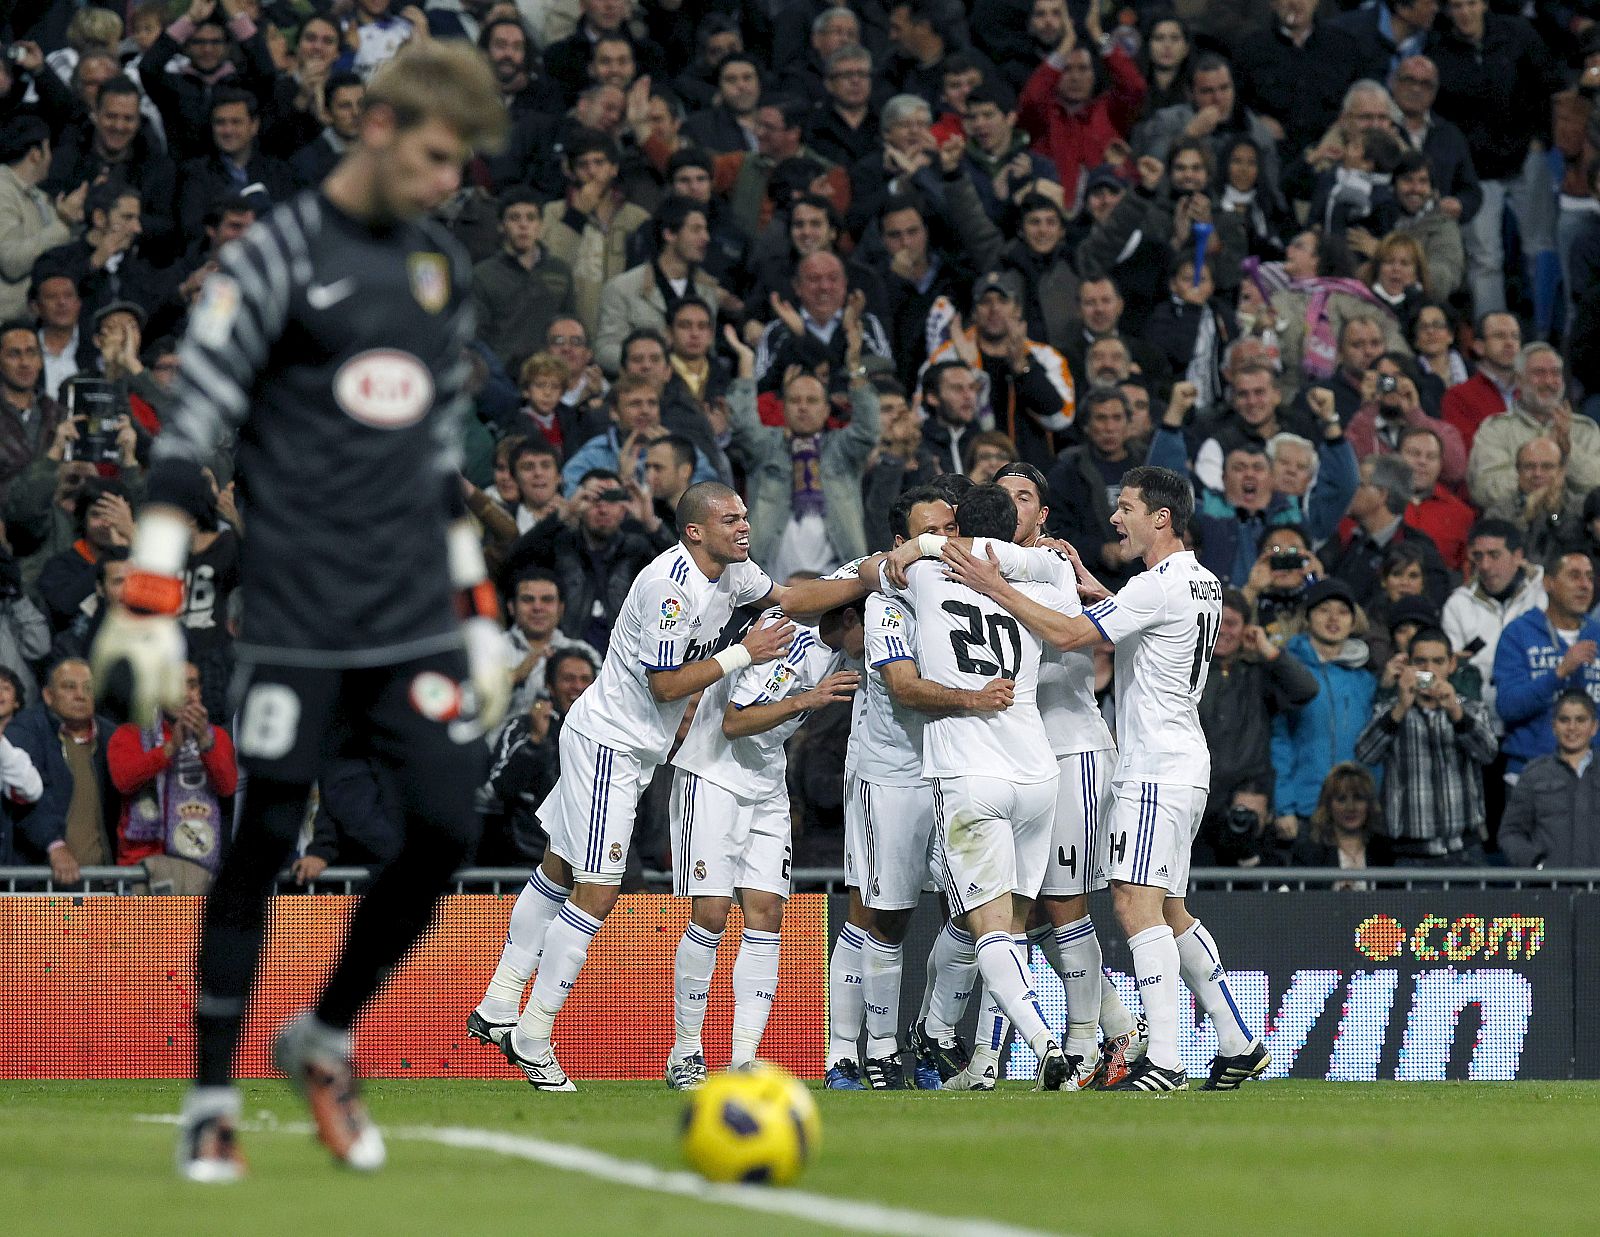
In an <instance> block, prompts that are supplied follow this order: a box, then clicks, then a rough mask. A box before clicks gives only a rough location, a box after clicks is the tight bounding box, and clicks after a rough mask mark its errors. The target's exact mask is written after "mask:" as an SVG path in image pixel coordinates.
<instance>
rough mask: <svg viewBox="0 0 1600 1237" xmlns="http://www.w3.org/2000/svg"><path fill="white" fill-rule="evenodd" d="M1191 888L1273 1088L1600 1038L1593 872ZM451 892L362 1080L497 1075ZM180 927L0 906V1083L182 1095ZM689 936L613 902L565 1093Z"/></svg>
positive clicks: (801, 899) (175, 905)
mask: <svg viewBox="0 0 1600 1237" xmlns="http://www.w3.org/2000/svg"><path fill="white" fill-rule="evenodd" d="M41 871H42V872H43V873H44V875H45V876H46V877H48V869H42V870H41V869H31V870H25V869H0V890H4V889H10V890H13V891H15V890H19V889H20V888H25V887H26V886H27V885H28V883H29V881H30V880H37V879H39V874H40V872H41ZM819 871H821V870H819ZM797 875H799V874H798V873H797ZM1195 875H1196V879H1197V881H1213V882H1220V881H1222V880H1224V879H1225V880H1227V881H1229V882H1231V883H1233V884H1235V885H1236V886H1243V885H1245V884H1246V883H1250V884H1253V885H1254V886H1255V888H1253V889H1245V888H1242V887H1241V888H1235V889H1233V890H1232V891H1228V892H1222V891H1202V892H1197V893H1195V894H1193V895H1192V896H1191V897H1190V899H1189V905H1190V907H1191V909H1192V910H1193V911H1194V912H1195V913H1196V914H1197V915H1198V916H1200V917H1201V918H1202V919H1204V920H1205V922H1206V924H1207V926H1208V927H1209V929H1210V930H1211V932H1212V934H1213V936H1215V937H1216V939H1217V941H1218V943H1219V945H1220V947H1221V949H1222V950H1223V956H1224V959H1225V961H1226V962H1227V965H1228V968H1229V972H1230V977H1231V985H1232V991H1233V994H1234V998H1235V1001H1236V1003H1237V1004H1238V1006H1239V1009H1240V1012H1241V1014H1242V1016H1243V1017H1244V1019H1245V1021H1246V1022H1247V1023H1248V1024H1249V1025H1250V1026H1251V1027H1252V1028H1253V1029H1258V1030H1262V1031H1263V1032H1264V1034H1265V1037H1266V1040H1267V1043H1268V1046H1269V1047H1270V1048H1271V1050H1272V1053H1273V1057H1274V1065H1273V1068H1272V1072H1271V1076H1274V1077H1282V1076H1294V1077H1307V1078H1311V1077H1314V1078H1329V1079H1335V1080H1342V1079H1347V1080H1370V1079H1399V1080H1420V1079H1454V1078H1473V1079H1512V1078H1567V1077H1579V1078H1600V1037H1596V1036H1595V1035H1594V1034H1593V1033H1592V1032H1588V1031H1587V1030H1585V1029H1586V1028H1592V1027H1593V1026H1595V1025H1596V1024H1597V1019H1600V893H1597V885H1600V871H1593V870H1582V871H1571V872H1552V871H1541V872H1521V873H1518V872H1511V871H1509V870H1506V869H1483V870H1481V871H1480V870H1464V869H1455V870H1449V871H1429V870H1419V869H1396V870H1387V871H1383V872H1377V871H1367V872H1363V873H1361V874H1360V878H1361V879H1362V880H1363V881H1364V882H1366V883H1367V884H1369V885H1371V886H1372V888H1368V889H1364V890H1350V889H1339V890H1335V889H1331V888H1328V887H1327V886H1330V885H1335V884H1344V883H1348V882H1349V881H1350V880H1351V879H1352V876H1353V874H1352V873H1350V872H1344V871H1337V870H1316V869H1303V870H1299V869H1279V870H1276V871H1273V872H1270V873H1268V872H1257V873H1241V872H1240V871H1239V870H1237V869H1227V870H1211V871H1197V872H1196V874H1195ZM86 876H87V877H88V878H89V879H88V882H87V884H88V885H91V886H92V885H95V884H97V883H98V884H101V885H102V886H103V887H105V888H106V889H108V890H110V889H121V890H123V891H127V890H130V889H132V888H133V887H134V886H135V885H136V884H137V882H138V881H139V880H141V879H142V877H143V870H142V869H127V868H113V869H95V870H91V871H90V872H88V873H86ZM365 877H366V873H365V872H364V871H363V870H361V869H347V870H334V869H330V870H329V871H328V872H327V873H324V878H325V880H324V881H319V886H324V885H325V884H326V878H331V879H332V880H334V881H336V882H341V883H348V885H349V886H350V887H353V888H358V887H359V885H360V884H361V883H362V882H363V881H364V879H365ZM457 879H458V887H459V888H474V887H475V888H485V887H492V888H494V889H496V890H498V894H495V893H490V894H469V893H462V894H455V895H452V896H450V897H449V898H447V899H446V900H445V903H444V905H443V907H442V909H441V913H440V917H439V921H438V923H437V924H436V925H435V927H434V929H433V931H432V932H431V933H430V934H429V936H428V937H427V938H426V939H425V940H424V941H423V942H422V943H421V944H419V946H418V947H417V949H416V950H415V951H414V952H413V953H412V954H411V955H410V956H409V957H408V959H407V960H406V962H405V964H404V965H403V967H402V968H401V970H400V971H399V972H398V974H397V975H396V977H395V980H394V981H393V983H391V985H390V986H389V988H388V990H387V991H386V992H385V993H384V994H383V995H382V996H381V997H380V998H379V1000H378V1001H377V1003H376V1004H375V1006H374V1008H373V1010H372V1011H371V1014H370V1015H369V1019H368V1021H371V1020H372V1019H377V1020H378V1024H379V1025H383V1026H384V1027H386V1028H394V1027H399V1028H402V1029H403V1033H401V1034H388V1033H386V1034H385V1035H384V1036H382V1037H376V1036H374V1037H370V1038H369V1037H367V1036H365V1035H362V1034H361V1033H360V1028H359V1027H358V1035H357V1044H358V1058H359V1061H360V1065H361V1068H362V1069H363V1070H364V1071H365V1072H367V1073H368V1074H370V1075H375V1076H381V1077H403V1076H407V1075H413V1076H432V1077H442V1076H450V1075H452V1074H454V1075H460V1076H463V1077H499V1076H505V1073H506V1069H505V1066H504V1065H503V1063H501V1062H500V1061H499V1060H498V1058H497V1057H495V1056H494V1055H493V1054H492V1053H490V1052H489V1051H488V1050H487V1049H484V1048H482V1047H480V1046H479V1045H476V1044H474V1043H471V1042H469V1041H467V1040H466V1039H465V1036H464V1027H463V1023H464V1019H465V1015H466V1011H467V1010H468V1009H470V1008H471V1006H472V1004H473V1003H475V1002H476V1000H477V999H478V996H479V994H480V993H481V990H482V985H483V983H484V982H485V980H486V978H487V976H488V975H489V973H490V972H491V970H492V969H493V966H494V963H495V960H496V958H497V957H498V955H499V949H500V944H501V941H502V940H503V939H504V934H505V925H506V921H507V919H508V918H509V915H510V910H511V905H512V902H513V900H514V899H513V895H514V893H515V892H516V891H517V890H518V889H519V888H520V886H521V884H522V882H523V881H524V880H525V879H526V873H525V872H523V871H520V870H517V869H477V870H467V871H463V872H461V873H459V874H458V877H457ZM1317 884H1320V885H1322V886H1324V887H1323V888H1320V889H1318V888H1313V887H1312V886H1313V885H1317ZM354 903H355V899H354V897H352V896H349V895H348V894H339V895H327V896H316V897H283V898H280V899H278V900H277V902H276V903H275V912H274V925H273V933H272V937H271V941H270V943H269V947H268V957H267V962H266V967H265V970H264V974H265V976H266V980H265V982H264V983H263V985H262V989H261V992H260V994H259V996H258V998H257V1004H256V1008H255V1012H254V1015H253V1017H252V1019H251V1022H250V1024H249V1026H248V1027H247V1031H246V1036H245V1042H244V1045H243V1048H242V1051H241V1054H240V1071H241V1073H242V1074H243V1075H245V1076H247V1077H253V1076H261V1075H265V1074H267V1073H269V1072H270V1067H269V1065H268V1062H267V1039H268V1036H269V1034H270V1031H271V1028H272V1027H273V1026H275V1025H276V1023H277V1022H278V1021H280V1020H281V1019H282V1018H283V1017H285V1016H287V1015H288V1014H289V1013H290V1012H292V1011H293V1010H295V1009H297V1008H299V1007H300V1006H301V1005H302V1004H304V1002H305V1001H306V1000H307V998H308V996H309V994H310V993H311V992H312V991H313V990H314V989H315V986H316V984H317V982H318V980H319V979H320V978H321V976H322V975H324V974H325V973H326V969H327V966H328V965H329V962H330V960H331V958H332V956H333V954H334V952H335V949H336V946H337V942H338V939H339V936H340V933H341V932H342V929H343V925H344V923H345V921H346V919H347V918H348V915H349V913H350V909H351V907H353V905H354ZM847 906H848V904H847V902H846V899H845V898H844V897H843V896H842V895H840V894H833V895H831V896H827V897H824V896H822V895H818V894H800V895H797V896H796V897H795V898H794V900H793V902H792V903H791V910H790V912H789V914H788V916H787V917H786V922H785V925H784V933H783V964H782V965H783V969H782V973H781V977H780V982H779V988H778V1000H777V1003H776V1005H775V1006H774V1011H773V1018H772V1022H771V1024H770V1025H769V1029H768V1033H767V1039H766V1041H765V1044H764V1047H763V1051H764V1053H765V1054H766V1055H768V1056H770V1057H772V1058H773V1059H775V1060H778V1061H780V1062H782V1063H783V1064H785V1065H787V1066H788V1067H789V1068H791V1069H793V1070H795V1071H796V1072H798V1073H800V1074H803V1075H805V1076H809V1077H816V1076H818V1075H819V1074H820V1073H821V1071H822V1068H823V1065H824V1063H823V1061H822V1053H823V1046H824V1042H825V1038H824V1037H825V1032H826V1026H825V1023H826V1013H827V958H828V953H829V951H830V949H831V946H832V939H833V936H834V935H835V934H836V933H837V931H838V927H839V925H840V924H842V923H843V921H844V915H845V913H846V910H847ZM198 907H199V900H198V899H193V898H179V897H165V898H128V897H113V896H85V894H82V893H73V894H61V893H57V894H47V895H44V896H16V897H0V939H4V940H5V941H6V950H5V951H4V956H3V957H0V1052H3V1055H0V1077H74V1078H77V1077H176V1076H182V1075H183V1074H185V1073H186V1072H187V1069H188V1063H189V1060H190V1056H191V1053H192V1036H191V1033H190V1029H189V1017H190V1004H191V1001H192V993H191V992H190V990H189V985H190V983H191V982H192V977H191V972H192V959H193V951H194V944H195V931H196V925H197V917H198ZM1094 909H1095V913H1096V915H1097V917H1098V919H1099V923H1100V927H1101V939H1102V941H1103V942H1104V946H1105V961H1106V966H1107V968H1108V970H1109V971H1110V972H1111V973H1112V976H1113V979H1114V980H1115V982H1116V983H1117V984H1118V986H1119V988H1120V989H1121V991H1122V993H1123V997H1124V1000H1125V1001H1127V1003H1128V1004H1129V1005H1130V1006H1131V1007H1136V1005H1137V1001H1136V996H1135V991H1134V986H1133V981H1132V978H1131V972H1132V966H1131V959H1130V958H1129V956H1128V952H1127V947H1126V945H1125V943H1123V942H1122V940H1121V938H1120V933H1119V932H1118V931H1117V930H1116V927H1115V918H1114V916H1113V915H1112V913H1111V908H1110V905H1109V903H1108V902H1105V901H1103V900H1101V899H1099V898H1097V899H1096V905H1095V908H1094ZM686 916H687V906H686V904H684V903H683V902H681V901H678V900H675V899H672V898H668V897H665V896H663V895H659V894H630V895H625V896H624V898H623V899H622V901H621V902H619V904H618V910H617V912H616V914H615V915H614V916H613V918H612V919H611V920H610V921H609V922H608V924H607V927H606V929H605V931H604V932H602V933H601V935H600V937H599V938H597V940H596V945H595V949H594V951H593V952H592V953H591V961H590V964H589V966H588V967H586V968H585V971H584V973H583V977H582V979H581V980H580V982H579V985H578V988H577V990H576V991H575V992H574V995H573V997H572V999H571V1001H570V1002H569V1004H568V1007H567V1009H566V1010H565V1011H563V1014H562V1018H561V1020H560V1021H559V1022H558V1023H557V1026H556V1037H557V1041H558V1043H559V1044H560V1045H561V1052H562V1057H563V1061H564V1063H565V1064H566V1065H567V1067H568V1069H569V1071H570V1072H572V1073H573V1075H574V1076H575V1077H579V1078H654V1077H657V1076H658V1075H659V1072H660V1069H661V1064H662V1062H663V1061H664V1059H665V1056H666V1052H667V1049H668V1047H669V1045H670V1042H671V1039H672V1009H671V1006H672V962H673V953H674V950H675V948H676V945H677V940H678V937H679V935H680V933H681V932H682V929H683V924H684V922H685V919H686ZM939 926H940V920H939V914H938V909H937V903H936V902H935V900H934V899H931V898H930V899H925V900H924V903H923V905H922V906H921V907H920V908H919V910H918V912H917V914H916V916H915V917H914V919H913V922H912V928H911V933H910V936H909V938H908V940H907V942H906V949H905V958H906V967H905V980H904V992H903V996H902V1010H903V1011H904V1014H905V1021H910V1020H911V1019H912V1018H913V1017H914V1015H915V1012H916V1010H917V1008H918V1007H919V1005H920V1002H921V997H922V985H923V966H922V959H923V958H924V957H925V956H926V953H927V949H928V947H929V945H930V944H931V941H932V938H933V936H934V934H935V933H936V932H937V931H938V930H939ZM729 927H730V931H729V932H728V933H727V934H726V935H725V937H724V944H723V948H722V953H721V956H720V957H719V959H718V972H717V978H716V981H715V982H714V985H713V997H712V1000H711V1003H710V1010H709V1015H708V1018H707V1047H708V1051H709V1053H710V1057H711V1060H712V1063H713V1064H716V1063H717V1062H718V1061H719V1060H726V1053H727V1046H728V1028H729V1025H730V1022H731V1016H732V1009H731V1006H732V1002H731V997H730V996H729V979H728V973H729V971H730V969H731V966H732V961H733V956H734V954H735V953H736V952H737V942H738V929H739V925H738V920H737V912H736V913H735V918H734V920H733V921H731V922H730V925H729ZM1032 965H1033V971H1034V975H1035V983H1036V987H1037V990H1038V992H1039V994H1040V997H1041V1001H1042V1004H1043V1005H1044V1007H1045V1010H1046V1013H1047V1015H1048V1017H1049V1019H1050V1021H1051V1023H1052V1025H1053V1026H1055V1027H1056V1028H1057V1029H1058V1030H1059V1029H1062V1028H1064V1026H1065V1012H1066V1011H1065V1001H1064V998H1063V995H1062V990H1061V984H1060V981H1059V980H1058V979H1057V978H1056V976H1055V975H1054V973H1053V972H1052V971H1051V970H1050V969H1049V967H1048V965H1047V964H1046V963H1045V961H1044V959H1043V958H1042V957H1041V956H1039V955H1038V953H1037V951H1035V954H1034V957H1033V959H1032ZM619 1000H620V1001H622V1002H623V1005H624V1009H625V1011H626V1012H625V1013H624V1014H623V1016H621V1017H618V1016H617V1004H618V1002H619ZM1184 1000H1185V1002H1186V1004H1185V1005H1184V1007H1183V1010H1184V1013H1185V1014H1186V1015H1187V1016H1186V1017H1185V1018H1184V1019H1183V1030H1182V1035H1183V1044H1182V1048H1183V1054H1184V1060H1185V1063H1186V1065H1187V1066H1188V1067H1189V1068H1190V1069H1191V1070H1196V1071H1203V1070H1204V1069H1205V1067H1206V1065H1207V1064H1208V1062H1209V1061H1210V1058H1211V1055H1212V1053H1213V1052H1214V1050H1215V1039H1214V1035H1213V1032H1212V1030H1211V1028H1210V1026H1209V1024H1207V1023H1205V1022H1204V1021H1203V1020H1197V1018H1196V1016H1195V1015H1194V1011H1193V1004H1192V1001H1190V999H1189V998H1188V996H1187V994H1185V996H1184ZM976 1004H977V1002H976V1001H974V1002H973V1009H972V1010H971V1011H969V1017H968V1022H967V1028H966V1029H967V1031H968V1033H969V1034H970V1033H971V1030H972V1028H973V1024H974V1022H975V1021H976V1016H977V1011H976ZM85 1014H87V1015H89V1016H88V1018H87V1019H85V1017H84V1016H85ZM69 1022H70V1023H74V1024H76V1023H79V1022H85V1023H86V1024H88V1025H94V1026H97V1027H103V1028H105V1033H104V1034H101V1035H96V1036H94V1037H83V1038H84V1042H62V1041H61V1040H60V1039H59V1037H40V1036H38V1035H36V1034H34V1033H33V1029H34V1028H36V1027H37V1026H40V1025H46V1026H49V1025H61V1024H65V1023H69ZM1032 1071H1033V1063H1032V1060H1031V1054H1030V1053H1029V1052H1028V1050H1027V1048H1026V1046H1023V1045H1016V1044H1013V1047H1012V1051H1011V1057H1010V1072H1011V1074H1012V1076H1014V1077H1031V1076H1032Z"/></svg>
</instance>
